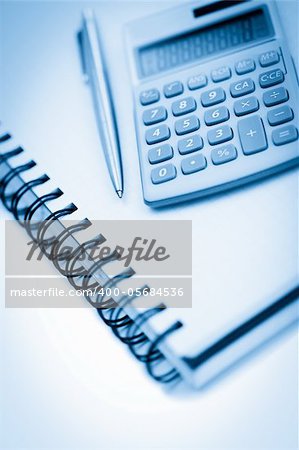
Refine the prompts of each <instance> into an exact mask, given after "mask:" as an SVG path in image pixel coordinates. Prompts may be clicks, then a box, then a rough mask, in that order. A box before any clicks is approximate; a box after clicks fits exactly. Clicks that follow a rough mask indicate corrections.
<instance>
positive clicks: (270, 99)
mask: <svg viewBox="0 0 299 450" xmlns="http://www.w3.org/2000/svg"><path fill="white" fill-rule="evenodd" d="M288 99H289V94H288V91H287V90H286V89H285V88H284V87H279V88H276V89H271V91H266V92H265V93H264V95H263V100H264V103H265V105H266V106H275V105H279V103H283V102H286V101H287V100H288Z"/></svg>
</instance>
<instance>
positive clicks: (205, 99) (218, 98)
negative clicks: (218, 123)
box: [201, 88, 226, 106]
mask: <svg viewBox="0 0 299 450" xmlns="http://www.w3.org/2000/svg"><path fill="white" fill-rule="evenodd" d="M225 98H226V96H225V92H224V90H223V89H222V88H217V89H212V90H211V91H206V92H203V93H202V94H201V103H202V105H203V106H213V105H216V104H217V103H221V102H224V100H225Z"/></svg>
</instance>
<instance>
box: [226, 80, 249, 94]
mask: <svg viewBox="0 0 299 450" xmlns="http://www.w3.org/2000/svg"><path fill="white" fill-rule="evenodd" d="M254 90H255V85H254V82H253V80H252V79H251V78H246V79H245V80H242V81H237V82H236V83H232V84H231V85H230V93H231V95H232V97H241V96H242V95H246V94H251V92H253V91H254Z"/></svg>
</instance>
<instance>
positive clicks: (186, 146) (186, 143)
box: [178, 134, 203, 155]
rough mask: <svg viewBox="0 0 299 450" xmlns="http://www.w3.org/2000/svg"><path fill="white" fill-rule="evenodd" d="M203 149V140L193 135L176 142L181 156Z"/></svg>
mask: <svg viewBox="0 0 299 450" xmlns="http://www.w3.org/2000/svg"><path fill="white" fill-rule="evenodd" d="M202 148H203V140H202V138H201V137H200V136H198V135H197V134H195V135H194V136H191V137H189V138H187V139H181V140H179V142H178V149H179V152H180V154H181V155H186V154H188V153H192V152H196V151H197V150H201V149H202Z"/></svg>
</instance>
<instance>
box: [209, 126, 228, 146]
mask: <svg viewBox="0 0 299 450" xmlns="http://www.w3.org/2000/svg"><path fill="white" fill-rule="evenodd" d="M232 138H233V130H232V129H231V128H230V127H229V126H227V125H224V126H223V127H221V128H215V129H214V130H210V131H209V132H208V141H209V143H210V144H211V145H217V144H222V142H226V141H230V140H231V139H232Z"/></svg>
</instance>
